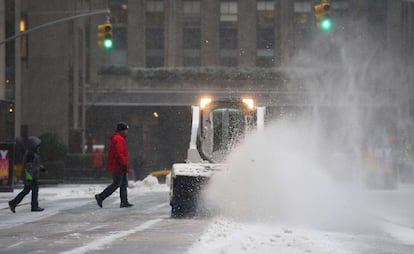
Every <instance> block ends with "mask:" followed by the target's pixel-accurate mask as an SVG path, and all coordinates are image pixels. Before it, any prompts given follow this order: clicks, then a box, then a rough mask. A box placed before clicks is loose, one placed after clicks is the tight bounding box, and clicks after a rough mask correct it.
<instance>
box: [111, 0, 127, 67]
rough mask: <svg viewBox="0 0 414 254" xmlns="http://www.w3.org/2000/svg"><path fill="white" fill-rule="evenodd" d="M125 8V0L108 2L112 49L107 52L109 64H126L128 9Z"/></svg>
mask: <svg viewBox="0 0 414 254" xmlns="http://www.w3.org/2000/svg"><path fill="white" fill-rule="evenodd" d="M126 6H127V1H126V0H118V1H109V8H110V9H111V22H112V38H113V48H112V49H111V50H110V51H109V61H110V63H111V64H116V65H125V64H127V51H128V40H127V33H128V29H127V24H128V9H127V8H125V7H126Z"/></svg>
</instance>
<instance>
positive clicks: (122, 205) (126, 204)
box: [119, 202, 133, 208]
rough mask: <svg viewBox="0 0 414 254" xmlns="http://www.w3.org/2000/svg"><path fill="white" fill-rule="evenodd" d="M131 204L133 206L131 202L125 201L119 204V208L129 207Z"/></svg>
mask: <svg viewBox="0 0 414 254" xmlns="http://www.w3.org/2000/svg"><path fill="white" fill-rule="evenodd" d="M131 206H133V204H131V203H129V202H126V203H121V205H120V206H119V207H120V208H124V207H127V208H128V207H131Z"/></svg>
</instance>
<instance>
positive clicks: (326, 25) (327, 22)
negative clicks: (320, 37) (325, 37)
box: [320, 18, 332, 31]
mask: <svg viewBox="0 0 414 254" xmlns="http://www.w3.org/2000/svg"><path fill="white" fill-rule="evenodd" d="M320 27H321V29H322V30H325V31H329V30H331V28H332V20H331V19H329V18H325V19H323V20H322V21H321V23H320Z"/></svg>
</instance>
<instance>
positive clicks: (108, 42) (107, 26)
mask: <svg viewBox="0 0 414 254" xmlns="http://www.w3.org/2000/svg"><path fill="white" fill-rule="evenodd" d="M98 46H99V47H101V48H106V49H110V48H112V24H111V22H110V21H109V20H107V21H105V23H103V24H101V25H99V26H98Z"/></svg>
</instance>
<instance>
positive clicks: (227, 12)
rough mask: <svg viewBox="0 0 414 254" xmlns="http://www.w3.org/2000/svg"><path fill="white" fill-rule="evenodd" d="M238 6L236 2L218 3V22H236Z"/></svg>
mask: <svg viewBox="0 0 414 254" xmlns="http://www.w3.org/2000/svg"><path fill="white" fill-rule="evenodd" d="M237 14H238V6H237V2H236V1H223V2H221V3H220V21H221V22H237Z"/></svg>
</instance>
